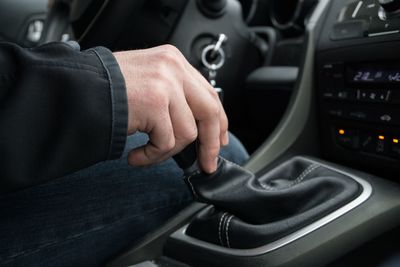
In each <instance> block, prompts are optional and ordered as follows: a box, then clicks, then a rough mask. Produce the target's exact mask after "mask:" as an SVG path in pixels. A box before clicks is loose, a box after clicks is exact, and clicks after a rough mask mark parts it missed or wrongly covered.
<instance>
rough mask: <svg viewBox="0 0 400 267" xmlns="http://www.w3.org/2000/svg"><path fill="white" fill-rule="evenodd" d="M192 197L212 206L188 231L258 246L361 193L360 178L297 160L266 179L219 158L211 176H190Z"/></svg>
mask: <svg viewBox="0 0 400 267" xmlns="http://www.w3.org/2000/svg"><path fill="white" fill-rule="evenodd" d="M186 181H187V184H188V185H189V187H190V189H191V190H192V193H193V195H194V197H195V198H196V199H197V200H198V201H200V202H205V203H210V204H213V206H211V207H208V208H207V209H205V210H203V211H202V212H200V213H199V214H198V215H197V216H196V217H195V218H194V219H193V221H192V222H191V223H190V225H189V227H188V229H187V234H188V235H190V236H193V237H196V238H198V239H201V240H204V241H208V242H211V243H215V244H219V245H222V246H226V247H232V248H254V247H258V246H261V245H265V244H267V243H269V242H271V241H274V240H277V239H279V238H281V237H283V236H285V235H287V234H289V233H291V232H294V231H296V230H298V229H299V228H301V227H304V226H305V225H307V224H310V223H311V222H313V221H316V220H318V219H320V218H321V217H323V216H324V215H327V214H328V213H330V212H332V211H334V210H335V209H337V208H339V207H341V206H343V205H344V204H346V203H348V202H349V201H350V200H352V199H354V198H355V197H357V196H358V195H359V193H360V192H359V191H360V187H359V185H358V183H357V182H356V181H354V180H353V179H351V178H350V177H347V176H345V175H343V174H341V173H338V172H336V171H333V170H331V169H328V168H326V167H324V166H321V165H319V164H318V163H314V162H312V161H309V160H305V159H299V158H295V159H292V160H290V161H288V162H285V163H283V164H282V165H280V166H278V167H276V168H275V169H273V170H271V171H270V172H268V173H267V174H266V175H263V176H262V177H259V178H257V177H255V176H254V174H252V173H250V172H249V171H247V170H245V169H243V168H242V167H240V166H238V165H236V164H234V163H232V162H229V161H226V160H225V159H221V160H220V162H219V166H218V170H217V171H216V172H215V173H213V174H210V175H205V174H196V175H194V176H190V177H187V178H186Z"/></svg>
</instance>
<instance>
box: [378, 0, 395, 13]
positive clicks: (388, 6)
mask: <svg viewBox="0 0 400 267" xmlns="http://www.w3.org/2000/svg"><path fill="white" fill-rule="evenodd" d="M379 4H380V5H381V7H382V8H383V9H384V10H385V11H386V12H387V13H395V12H397V11H400V0H379Z"/></svg>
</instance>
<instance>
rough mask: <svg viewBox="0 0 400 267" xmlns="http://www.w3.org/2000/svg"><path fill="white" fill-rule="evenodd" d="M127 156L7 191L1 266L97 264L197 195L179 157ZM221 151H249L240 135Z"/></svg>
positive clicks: (139, 140) (239, 154)
mask: <svg viewBox="0 0 400 267" xmlns="http://www.w3.org/2000/svg"><path fill="white" fill-rule="evenodd" d="M146 142H147V136H146V135H144V134H135V135H133V136H130V137H129V138H128V141H127V146H126V149H125V152H124V156H123V157H122V158H121V159H120V160H115V161H109V162H103V163H99V164H97V165H95V166H92V167H90V168H88V169H85V170H82V171H79V172H77V173H74V174H72V175H69V176H67V177H63V178H60V179H56V180H54V181H51V182H49V183H46V184H43V185H39V186H36V187H33V188H29V189H26V190H22V191H19V192H16V193H13V194H9V195H6V196H1V197H0V265H1V266H98V265H102V264H104V263H105V262H106V261H108V260H110V259H112V258H113V257H115V256H116V255H117V254H118V253H120V252H121V251H122V250H124V249H126V248H128V247H130V246H132V245H134V244H135V242H137V241H138V239H140V238H141V237H143V236H144V235H145V234H146V233H148V232H150V231H152V230H155V229H156V228H157V227H158V226H160V224H162V223H163V222H165V221H166V220H167V219H168V218H170V217H171V216H173V215H174V214H176V213H177V212H178V211H179V210H181V209H182V208H184V207H185V206H187V205H188V204H189V203H190V202H191V201H192V196H191V195H190V191H189V190H188V188H187V186H186V185H185V183H184V182H183V180H182V172H181V170H180V169H179V168H178V167H177V166H176V164H175V163H174V161H173V160H168V161H166V162H163V163H161V164H158V165H155V166H151V167H145V168H135V167H130V166H128V164H127V159H126V156H127V152H128V151H129V150H130V149H132V148H134V147H137V146H139V145H142V144H144V143H146ZM221 155H222V156H223V157H225V158H227V159H229V160H231V161H234V162H236V163H238V164H242V163H243V162H244V161H245V160H246V159H247V157H248V154H247V152H246V151H245V149H244V148H243V146H242V145H241V144H240V142H239V141H238V140H237V139H236V138H235V137H233V136H231V137H230V145H229V146H228V147H226V148H224V149H223V150H222V151H221Z"/></svg>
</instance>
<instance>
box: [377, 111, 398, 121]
mask: <svg viewBox="0 0 400 267" xmlns="http://www.w3.org/2000/svg"><path fill="white" fill-rule="evenodd" d="M371 117H372V120H371V121H372V122H378V123H384V124H400V116H399V114H397V113H394V112H391V111H374V112H372V113H371Z"/></svg>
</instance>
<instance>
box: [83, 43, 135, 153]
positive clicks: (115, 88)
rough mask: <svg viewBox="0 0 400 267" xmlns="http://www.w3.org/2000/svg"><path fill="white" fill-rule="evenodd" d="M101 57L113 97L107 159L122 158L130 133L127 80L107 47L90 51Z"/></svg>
mask: <svg viewBox="0 0 400 267" xmlns="http://www.w3.org/2000/svg"><path fill="white" fill-rule="evenodd" d="M90 50H92V51H94V52H95V53H96V55H97V56H98V57H99V59H100V61H101V63H102V64H103V67H104V69H105V71H106V74H107V77H108V81H109V85H110V95H111V108H112V110H111V112H112V113H111V114H112V120H111V134H110V136H111V138H110V149H109V152H108V157H107V159H117V158H120V157H121V155H122V152H123V151H124V147H125V142H126V138H127V132H128V101H127V94H126V86H125V79H124V77H123V76H122V73H121V70H120V68H119V65H118V63H117V60H116V59H115V57H114V56H113V54H112V53H111V51H110V50H108V49H107V48H105V47H95V48H93V49H90Z"/></svg>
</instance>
